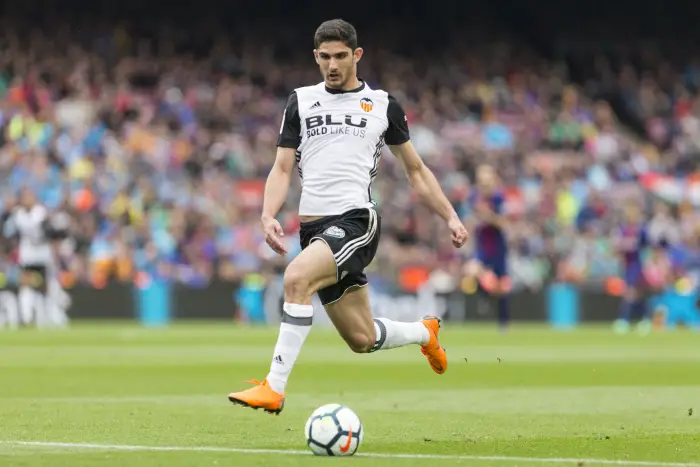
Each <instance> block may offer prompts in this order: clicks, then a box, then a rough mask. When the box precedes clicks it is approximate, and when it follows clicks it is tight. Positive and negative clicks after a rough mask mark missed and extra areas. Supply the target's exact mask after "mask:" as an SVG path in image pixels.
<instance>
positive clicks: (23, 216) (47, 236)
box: [10, 188, 66, 327]
mask: <svg viewBox="0 0 700 467" xmlns="http://www.w3.org/2000/svg"><path fill="white" fill-rule="evenodd" d="M10 222H11V224H12V225H13V227H14V229H15V231H16V233H17V235H18V236H19V252H18V260H19V264H20V266H21V268H22V278H21V284H20V288H19V305H20V312H21V315H22V321H23V322H24V323H25V324H26V323H29V322H30V321H31V320H32V317H33V318H34V321H35V323H36V325H37V326H39V327H43V326H46V325H49V324H55V325H63V324H65V322H66V318H65V310H63V309H61V308H60V306H59V305H58V304H57V303H55V302H54V301H53V300H50V298H51V297H49V293H50V292H51V293H52V296H53V294H57V293H58V292H57V291H58V289H60V285H58V284H57V278H56V274H57V271H56V265H55V261H54V252H53V249H52V241H53V240H54V239H55V238H57V237H60V236H61V235H62V233H63V232H61V231H59V230H56V229H54V228H53V227H52V225H51V220H50V218H49V213H48V210H47V209H46V207H44V206H43V205H41V204H40V203H39V202H38V200H37V198H36V195H35V194H34V192H33V191H32V190H31V189H29V188H24V189H23V190H22V194H21V199H20V205H19V206H17V207H16V208H15V209H14V211H13V212H12V215H11V217H10ZM54 281H56V283H55V284H54V283H53V282H54ZM56 287H58V288H56Z"/></svg>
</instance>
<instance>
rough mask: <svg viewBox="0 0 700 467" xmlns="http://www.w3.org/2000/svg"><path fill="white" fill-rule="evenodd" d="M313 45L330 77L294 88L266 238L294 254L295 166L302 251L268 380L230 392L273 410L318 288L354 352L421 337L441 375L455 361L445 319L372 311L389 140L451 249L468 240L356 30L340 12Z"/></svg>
mask: <svg viewBox="0 0 700 467" xmlns="http://www.w3.org/2000/svg"><path fill="white" fill-rule="evenodd" d="M314 46H315V49H314V57H315V58H316V63H317V64H318V65H319V68H320V70H321V74H322V75H323V82H321V83H319V84H316V85H313V86H306V87H302V88H298V89H296V90H295V91H293V92H292V94H291V95H290V96H289V99H288V101H287V108H286V110H285V113H284V116H283V119H282V126H281V128H280V135H279V138H278V141H277V146H278V149H277V157H276V160H275V164H274V167H273V168H272V170H271V171H270V174H269V176H268V179H267V183H266V186H265V196H264V202H263V212H262V219H261V220H262V224H263V230H264V232H265V240H266V241H267V243H268V245H270V247H271V248H272V249H273V250H274V251H276V252H277V253H278V254H281V255H284V254H286V253H287V249H286V247H285V245H284V242H283V237H284V231H283V229H282V227H281V225H280V223H279V222H278V221H277V220H276V219H275V217H276V216H277V215H278V213H279V211H280V209H281V208H282V205H283V203H284V201H285V199H286V198H287V192H288V190H289V186H290V182H291V177H292V174H293V172H294V171H295V170H294V165H295V163H296V171H297V172H298V174H299V177H300V178H301V181H302V192H301V200H300V202H299V217H300V219H301V230H300V240H301V246H302V251H301V253H299V255H298V256H296V257H295V258H294V260H293V261H292V262H291V263H290V264H289V265H288V266H287V268H286V270H285V273H284V305H283V312H282V324H281V325H280V332H279V337H278V340H277V345H276V346H275V350H274V353H273V356H272V363H271V366H270V372H269V373H268V376H267V378H265V379H264V380H263V381H262V382H260V381H257V380H253V381H252V383H253V384H254V385H255V386H254V387H253V388H251V389H248V390H245V391H241V392H235V393H231V394H229V400H230V401H231V402H233V403H234V404H239V405H243V406H247V407H252V408H256V409H257V408H261V409H264V410H265V411H267V412H270V413H279V412H281V411H282V408H283V407H284V398H285V388H286V385H287V380H288V378H289V375H290V373H291V371H292V367H293V365H294V363H295V361H296V359H297V357H298V356H299V352H300V351H301V348H302V345H303V344H304V341H305V340H306V336H308V334H309V332H310V331H311V324H312V322H313V314H314V311H313V307H312V305H311V297H312V295H313V294H314V293H316V292H318V296H319V298H320V299H321V303H322V304H323V306H324V308H325V310H326V313H327V314H328V316H329V317H330V319H331V321H332V322H333V324H334V325H335V327H336V329H337V330H338V333H339V334H340V335H341V336H342V338H343V339H344V340H345V341H346V343H347V344H348V346H349V347H350V348H351V349H352V350H353V351H355V352H357V353H369V352H374V351H378V350H385V349H391V348H396V347H403V346H406V345H411V344H413V345H419V346H420V349H421V352H422V353H423V354H424V355H425V356H426V357H427V359H428V363H429V364H430V366H431V368H432V369H433V371H435V372H436V373H438V374H442V373H444V372H445V371H446V369H447V356H446V354H445V349H444V348H443V347H442V346H441V345H440V343H439V341H438V332H439V329H440V319H439V318H437V317H435V316H426V317H425V318H424V319H422V320H420V321H416V322H412V323H402V322H397V321H392V320H389V319H385V318H377V319H373V317H372V311H371V308H370V303H369V293H368V291H367V289H366V288H365V286H366V285H367V276H366V275H365V273H364V269H365V268H366V267H367V266H368V265H369V263H370V262H371V261H372V259H373V258H374V256H375V254H376V252H377V247H378V244H379V235H380V228H381V225H380V223H381V218H380V216H379V214H378V212H377V210H376V208H375V203H374V200H373V199H372V181H373V180H374V178H375V177H376V176H377V172H378V170H379V158H380V156H381V150H382V147H383V146H384V144H388V145H389V147H390V149H391V152H392V153H393V154H394V155H395V156H396V157H397V158H398V159H399V160H400V161H401V162H402V164H403V166H404V169H405V172H406V175H407V176H408V180H409V182H410V183H411V185H412V186H413V188H414V189H415V190H416V192H417V193H418V194H419V195H420V196H421V198H422V200H423V201H424V202H425V203H426V204H427V205H428V206H429V207H430V208H432V210H433V211H434V212H435V213H437V214H438V215H440V217H442V219H443V220H444V221H445V223H446V224H447V227H448V229H449V230H450V232H451V239H452V243H453V245H454V246H455V247H457V248H459V247H461V246H462V245H463V244H464V243H465V242H466V240H467V236H468V235H467V230H466V229H465V228H464V226H463V225H462V222H461V221H460V219H459V217H458V216H457V213H456V212H455V210H454V208H453V207H452V204H451V203H450V201H449V200H448V199H447V198H446V197H445V195H444V193H443V192H442V189H441V188H440V185H439V183H438V182H437V180H436V179H435V176H434V175H433V173H432V172H431V171H430V169H428V168H427V167H426V166H425V164H423V161H422V160H421V159H420V157H419V155H418V154H417V152H416V150H415V148H414V147H413V144H412V142H411V140H410V137H409V130H408V119H407V118H406V114H405V113H404V111H403V109H402V108H401V106H400V105H399V103H398V102H397V101H396V100H394V98H393V97H391V96H390V95H389V94H387V93H386V92H384V91H382V90H378V89H376V90H375V89H371V88H370V87H369V86H368V85H367V83H365V82H364V81H362V80H361V79H359V78H358V77H357V63H358V62H359V61H360V59H361V58H362V54H363V50H362V48H360V47H358V46H357V33H356V31H355V28H354V27H353V26H352V25H350V24H348V23H347V22H345V21H342V20H332V21H327V22H325V23H323V24H322V25H321V26H320V27H319V28H318V29H317V31H316V34H315V37H314Z"/></svg>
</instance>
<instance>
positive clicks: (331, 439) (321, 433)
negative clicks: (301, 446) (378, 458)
mask: <svg viewBox="0 0 700 467" xmlns="http://www.w3.org/2000/svg"><path fill="white" fill-rule="evenodd" d="M304 434H305V436H306V444H307V446H309V448H311V450H312V451H313V453H314V454H316V455H317V456H352V455H353V454H355V453H356V452H357V448H359V447H360V443H361V442H362V435H363V433H362V422H360V419H359V417H358V416H357V415H356V414H355V412H353V411H352V410H350V409H349V408H348V407H345V406H344V405H340V404H326V405H323V406H321V407H319V408H318V409H316V410H314V413H312V414H311V416H310V417H309V419H308V420H307V421H306V427H305V428H304Z"/></svg>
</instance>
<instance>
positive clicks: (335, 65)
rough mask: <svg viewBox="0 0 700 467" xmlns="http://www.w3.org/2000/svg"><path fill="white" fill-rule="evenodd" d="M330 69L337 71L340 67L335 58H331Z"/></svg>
mask: <svg viewBox="0 0 700 467" xmlns="http://www.w3.org/2000/svg"><path fill="white" fill-rule="evenodd" d="M328 69H329V70H330V71H336V70H337V69H338V62H337V61H336V60H335V59H334V58H331V60H330V62H329V64H328Z"/></svg>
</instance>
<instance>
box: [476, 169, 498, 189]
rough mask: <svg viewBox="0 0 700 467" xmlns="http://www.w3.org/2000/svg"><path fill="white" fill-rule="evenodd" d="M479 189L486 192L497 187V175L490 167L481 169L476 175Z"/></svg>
mask: <svg viewBox="0 0 700 467" xmlns="http://www.w3.org/2000/svg"><path fill="white" fill-rule="evenodd" d="M476 179H477V183H478V184H479V187H480V188H482V189H484V190H491V189H493V187H494V186H495V185H496V174H495V173H494V171H493V169H492V168H490V167H481V168H479V171H478V172H477V174H476Z"/></svg>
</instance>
